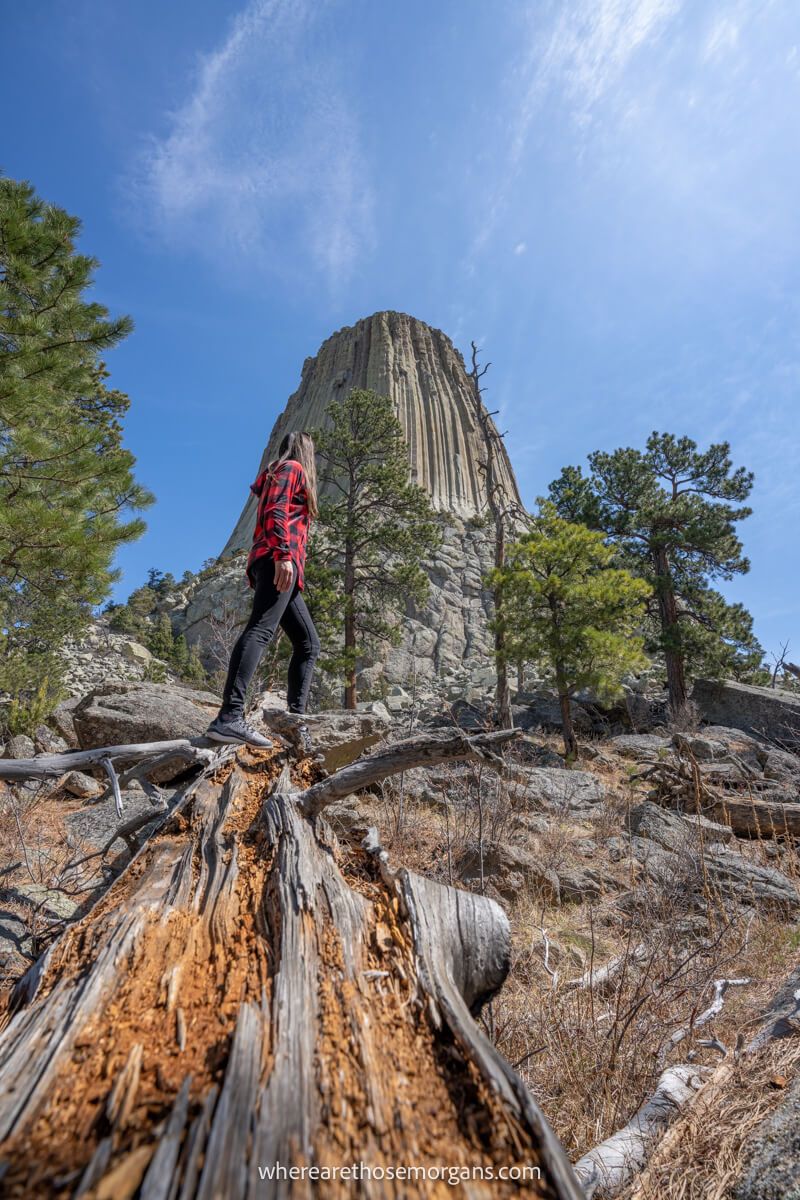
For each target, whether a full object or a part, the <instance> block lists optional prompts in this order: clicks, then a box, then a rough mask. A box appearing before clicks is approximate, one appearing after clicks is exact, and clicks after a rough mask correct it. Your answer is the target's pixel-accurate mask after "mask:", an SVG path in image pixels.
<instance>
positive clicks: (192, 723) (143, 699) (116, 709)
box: [73, 683, 219, 749]
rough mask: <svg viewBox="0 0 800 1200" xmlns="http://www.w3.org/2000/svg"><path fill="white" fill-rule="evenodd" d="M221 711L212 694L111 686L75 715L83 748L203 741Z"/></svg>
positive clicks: (94, 694) (80, 706) (160, 685)
mask: <svg viewBox="0 0 800 1200" xmlns="http://www.w3.org/2000/svg"><path fill="white" fill-rule="evenodd" d="M218 707H219V701H218V700H217V698H216V697H215V696H212V695H211V693H210V692H200V691H193V690H191V689H188V688H179V687H175V686H174V685H173V684H168V683H107V684H103V685H102V686H101V687H98V688H94V689H93V690H92V691H91V692H90V693H89V694H88V696H84V698H83V699H82V700H81V702H80V704H78V705H77V707H76V708H75V710H74V713H73V719H74V722H75V731H76V733H77V735H78V738H79V739H80V745H81V747H82V748H83V749H88V748H90V747H93V746H110V745H121V744H125V743H129V742H159V741H169V740H172V739H173V738H184V737H199V736H200V735H201V734H202V733H204V732H205V730H206V729H207V727H208V724H209V722H210V720H211V719H212V718H213V717H214V715H215V714H216V712H217V709H218Z"/></svg>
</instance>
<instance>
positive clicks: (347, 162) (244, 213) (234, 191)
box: [0, 0, 800, 658]
mask: <svg viewBox="0 0 800 1200" xmlns="http://www.w3.org/2000/svg"><path fill="white" fill-rule="evenodd" d="M3 24H4V35H3V44H2V55H3V71H2V76H0V90H2V92H4V93H5V95H3V109H4V111H5V112H6V113H13V120H11V121H5V122H4V123H3V134H2V149H1V150H0V166H2V168H3V170H4V171H5V172H6V173H7V174H9V175H11V176H13V177H16V178H28V179H30V180H31V181H32V182H33V184H34V185H35V187H36V188H37V190H38V191H39V192H40V193H41V194H42V195H44V196H46V197H47V198H48V199H49V200H52V201H53V202H55V203H57V204H60V205H62V206H63V207H65V208H67V209H68V210H69V211H71V212H73V213H75V214H77V215H79V216H80V217H81V218H82V220H83V222H84V235H83V248H84V249H85V250H87V251H88V252H90V253H92V254H95V255H96V256H97V257H99V258H100V260H101V262H102V264H103V265H102V268H101V270H100V272H99V273H98V277H97V287H96V290H97V295H98V298H100V299H101V300H102V301H103V302H104V303H106V304H107V305H108V306H109V307H110V309H111V310H112V311H113V312H117V313H119V312H127V313H130V314H131V315H132V316H133V318H134V320H135V322H136V331H135V333H134V335H133V336H132V337H131V338H130V339H128V341H127V342H126V343H125V344H124V345H123V346H121V347H120V348H118V349H117V350H115V351H114V352H113V354H112V355H111V356H110V358H109V366H110V368H111V372H112V382H113V384H114V385H115V386H116V387H119V388H121V389H123V390H124V391H127V392H128V393H129V395H130V396H131V401H132V404H131V412H130V416H129V419H128V422H127V443H128V445H129V446H130V448H131V449H132V450H133V451H134V453H135V454H136V456H137V459H138V476H139V478H140V480H141V481H142V482H143V483H145V484H146V485H147V486H149V487H150V488H151V489H152V490H153V491H154V492H155V493H156V495H157V497H158V502H157V505H156V506H155V507H154V508H153V509H151V510H150V512H149V514H148V525H149V528H148V532H147V534H146V536H145V537H144V538H143V539H142V540H141V541H140V542H139V543H138V544H137V545H135V546H133V547H129V548H126V549H125V551H124V552H123V553H122V554H121V555H120V560H119V565H120V566H121V567H122V568H123V571H124V576H123V580H122V582H121V584H120V587H119V588H118V594H119V595H126V594H127V592H128V591H130V589H131V588H132V587H134V586H137V585H138V584H139V583H140V582H141V581H142V580H143V578H144V576H145V574H146V571H147V568H148V567H150V566H157V567H159V568H160V569H162V570H171V571H173V572H174V573H175V574H178V575H179V574H181V573H182V572H183V570H185V569H186V568H191V569H196V568H197V567H198V566H199V565H200V563H201V562H202V561H203V560H204V559H205V558H207V557H209V556H211V555H213V554H216V553H218V552H219V550H220V549H221V547H222V545H223V544H224V542H225V540H226V538H227V536H228V534H229V532H230V530H231V528H232V526H233V524H234V521H235V520H236V517H237V516H238V514H239V511H240V508H241V505H242V503H243V501H244V499H245V496H246V493H247V485H248V483H249V482H250V480H251V478H252V476H253V473H254V471H255V469H256V467H257V465H258V459H259V455H260V453H261V450H262V448H263V445H264V443H265V441H266V438H267V436H268V433H269V431H270V428H271V426H272V424H273V422H274V419H275V417H276V416H277V414H278V413H279V412H280V411H281V409H282V408H283V407H284V404H285V402H286V399H287V398H288V396H289V395H290V393H291V392H292V391H293V390H294V389H295V387H296V386H297V383H298V381H299V377H300V368H301V365H302V362H303V359H304V358H305V357H306V356H307V355H310V354H314V353H315V352H316V350H317V348H318V346H319V344H320V342H321V341H322V340H323V339H324V338H325V337H326V336H327V335H328V334H329V333H331V332H332V331H333V330H335V329H338V328H340V327H341V326H342V325H347V324H351V323H352V322H353V321H355V320H357V319H358V318H360V317H362V316H366V315H368V314H369V313H371V312H374V311H376V310H379V309H384V308H392V309H399V310H401V311H405V312H410V313H413V314H414V315H415V316H418V317H420V318H422V319H423V320H425V321H428V322H430V323H431V324H433V325H436V326H438V327H440V328H442V329H444V330H445V331H446V332H447V333H448V334H449V335H450V336H451V337H452V338H453V339H454V340H455V342H456V343H457V344H458V345H459V346H460V347H461V348H462V349H464V350H465V351H466V350H467V349H468V347H469V342H470V340H471V339H472V338H474V339H475V340H476V341H478V342H479V344H480V345H481V346H482V347H483V348H484V350H485V353H486V356H487V357H488V358H490V359H491V361H492V363H493V366H492V368H491V371H490V373H489V375H488V376H487V380H486V382H487V383H488V385H489V392H488V396H487V400H488V403H489V405H490V407H492V408H499V409H500V416H499V417H498V422H499V424H500V426H501V428H502V429H503V430H507V431H508V433H507V444H508V448H509V452H510V454H511V458H512V461H513V463H514V466H515V469H516V471H517V475H518V478H519V481H520V486H521V490H522V494H523V498H524V499H525V500H526V501H527V502H528V503H529V504H532V503H533V500H534V498H535V497H536V495H538V494H540V493H542V492H543V491H544V490H545V489H546V486H547V484H548V483H549V481H550V480H551V479H552V478H554V477H555V476H556V475H557V474H558V472H559V470H560V468H561V467H562V466H563V465H564V464H566V463H573V462H583V461H584V460H585V456H586V454H587V453H588V452H590V451H591V450H594V449H596V448H603V449H613V448H614V447H616V446H619V445H642V444H643V442H644V440H645V438H646V436H647V434H648V433H649V432H650V431H651V430H652V429H659V430H669V431H672V432H675V433H678V434H683V433H686V434H689V435H690V436H692V437H694V438H695V439H696V440H697V441H698V442H700V443H701V444H707V443H708V442H709V441H711V440H721V439H726V440H729V441H730V442H731V446H732V454H733V458H734V462H735V463H736V464H737V465H738V464H744V465H746V466H748V467H749V468H751V469H752V470H754V471H755V473H756V486H755V489H754V492H753V497H752V505H753V508H754V515H753V516H752V517H751V518H749V520H747V521H746V522H744V523H743V524H742V526H741V535H742V537H743V540H744V542H745V546H746V550H747V552H748V554H749V556H750V559H751V562H752V569H751V572H750V574H749V575H747V576H744V577H741V578H738V579H737V580H735V581H734V582H733V583H732V584H730V585H728V586H727V588H726V591H727V594H728V595H729V596H730V597H731V598H735V599H738V600H741V601H742V602H743V603H745V604H746V605H747V606H748V607H749V608H750V610H751V611H752V612H753V613H754V616H755V618H756V629H757V632H758V634H759V636H760V637H761V640H762V642H763V643H764V645H765V647H766V649H767V650H768V651H769V650H775V649H777V647H778V645H779V643H781V642H783V641H785V640H786V639H787V638H789V639H791V641H792V650H793V651H794V654H795V658H797V657H798V656H800V619H799V617H800V604H799V603H798V600H797V593H798V584H799V583H800V559H799V558H798V554H797V536H796V531H797V526H798V524H799V523H800V490H799V489H798V485H797V471H798V463H800V425H799V424H798V421H797V418H796V415H795V414H796V411H797V393H798V384H800V344H799V339H798V316H799V315H800V288H799V287H798V284H799V283H800V244H799V243H798V213H799V212H800V186H799V185H800V153H798V151H799V150H800V146H799V145H798V143H799V142H800V120H798V107H799V105H798V102H799V101H800V10H798V8H797V5H796V3H795V2H794V0H773V2H770V0H562V2H561V3H547V2H537V3H520V2H519V0H439V2H438V3H435V4H430V3H429V2H428V3H423V2H422V0H403V3H401V4H393V5H389V4H385V3H375V0H251V2H250V3H249V4H248V3H240V4H237V3H234V2H232V3H227V4H226V3H222V2H221V0H217V2H213V0H192V3H189V2H188V0H171V3H169V4H163V3H156V2H155V0H137V2H136V3H133V2H132V0H117V2H116V3H114V4H108V3H100V2H99V0H73V2H72V3H71V4H70V5H69V6H67V5H65V4H63V3H60V2H57V0H41V2H40V3H39V4H38V5H36V6H35V8H33V9H30V10H28V11H27V12H24V10H23V8H21V7H19V6H10V5H9V6H7V7H6V11H5V14H4V22H3Z"/></svg>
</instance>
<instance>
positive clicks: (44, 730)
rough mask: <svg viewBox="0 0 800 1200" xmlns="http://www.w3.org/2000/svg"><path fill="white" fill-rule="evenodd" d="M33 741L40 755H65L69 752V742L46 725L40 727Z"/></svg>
mask: <svg viewBox="0 0 800 1200" xmlns="http://www.w3.org/2000/svg"><path fill="white" fill-rule="evenodd" d="M33 740H34V743H35V745H36V751H37V753H38V754H63V753H64V752H65V751H66V750H69V742H68V741H67V740H66V739H65V738H63V737H61V735H60V734H59V733H54V732H53V730H52V729H48V727H47V726H46V725H40V726H39V727H38V728H37V729H36V730H35V732H34V735H33Z"/></svg>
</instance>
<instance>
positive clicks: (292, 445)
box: [269, 429, 319, 517]
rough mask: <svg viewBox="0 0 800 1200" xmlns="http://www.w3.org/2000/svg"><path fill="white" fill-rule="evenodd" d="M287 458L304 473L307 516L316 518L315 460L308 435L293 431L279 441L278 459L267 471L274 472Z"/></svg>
mask: <svg viewBox="0 0 800 1200" xmlns="http://www.w3.org/2000/svg"><path fill="white" fill-rule="evenodd" d="M287 458H293V459H294V460H295V462H299V463H300V466H301V467H302V468H303V470H304V471H305V476H306V496H307V499H308V515H309V516H310V517H316V515H317V513H318V512H319V506H318V504H317V460H316V458H315V457H314V440H313V438H312V437H311V435H310V434H308V433H303V432H302V431H301V430H299V429H293V430H292V431H291V433H287V434H286V435H285V436H284V437H283V439H282V440H281V444H280V446H279V447H278V457H277V458H276V459H275V460H274V461H273V462H271V463H270V464H269V470H270V471H274V470H275V468H276V467H277V466H279V465H280V463H282V462H285V461H286V459H287Z"/></svg>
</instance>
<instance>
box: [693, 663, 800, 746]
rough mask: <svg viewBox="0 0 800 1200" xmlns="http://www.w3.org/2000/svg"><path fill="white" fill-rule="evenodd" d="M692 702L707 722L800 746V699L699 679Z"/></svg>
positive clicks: (791, 694)
mask: <svg viewBox="0 0 800 1200" xmlns="http://www.w3.org/2000/svg"><path fill="white" fill-rule="evenodd" d="M692 701H693V702H694V703H695V704H696V705H697V707H698V709H699V711H700V714H701V716H702V718H703V720H704V721H707V722H709V723H710V724H713V725H725V726H733V728H734V729H742V730H744V732H745V733H750V734H754V735H755V736H756V737H764V738H766V739H767V740H768V741H770V742H777V743H778V744H779V745H781V746H788V747H792V748H794V747H795V746H800V695H796V694H795V693H794V692H784V691H781V690H780V689H778V688H763V687H754V686H753V685H752V684H747V683H736V682H734V681H733V680H726V681H724V682H716V681H714V680H710V679H698V680H696V681H695V684H694V688H693V689H692Z"/></svg>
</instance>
